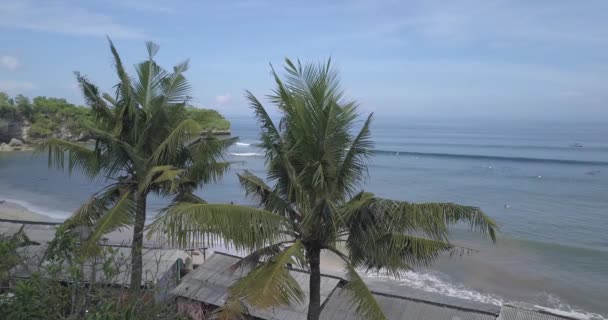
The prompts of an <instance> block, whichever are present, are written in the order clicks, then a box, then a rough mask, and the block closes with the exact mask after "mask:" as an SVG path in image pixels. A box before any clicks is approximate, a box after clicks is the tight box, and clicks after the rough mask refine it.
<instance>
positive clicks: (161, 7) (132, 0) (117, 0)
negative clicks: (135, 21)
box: [106, 0, 176, 14]
mask: <svg viewBox="0 0 608 320" xmlns="http://www.w3.org/2000/svg"><path fill="white" fill-rule="evenodd" d="M106 1H107V2H108V3H109V4H110V5H118V6H122V7H125V8H128V9H131V10H133V11H138V12H150V13H168V14H173V13H175V12H176V10H175V9H174V7H171V6H168V4H170V2H168V1H158V0H146V1H141V0H106Z"/></svg>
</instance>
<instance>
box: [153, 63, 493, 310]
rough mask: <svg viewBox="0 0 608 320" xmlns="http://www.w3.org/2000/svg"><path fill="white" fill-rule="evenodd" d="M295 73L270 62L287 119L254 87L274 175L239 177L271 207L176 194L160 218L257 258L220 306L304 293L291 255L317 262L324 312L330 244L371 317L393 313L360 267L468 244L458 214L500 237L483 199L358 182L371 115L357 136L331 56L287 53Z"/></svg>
mask: <svg viewBox="0 0 608 320" xmlns="http://www.w3.org/2000/svg"><path fill="white" fill-rule="evenodd" d="M285 71H286V74H285V76H284V78H281V77H280V76H279V75H278V74H277V73H276V72H275V71H274V69H273V70H272V73H273V75H274V80H275V83H276V88H275V89H274V91H273V94H272V95H271V96H269V101H270V102H271V103H272V104H273V105H274V106H276V107H277V108H278V110H279V111H280V113H281V120H280V122H279V123H278V125H275V123H274V122H273V121H272V120H271V118H270V117H269V115H268V112H267V111H266V109H265V108H264V107H263V105H262V103H260V101H259V100H258V99H257V98H256V97H255V96H254V95H253V94H251V93H249V92H247V98H248V100H249V101H250V103H251V106H252V108H253V110H254V112H255V115H256V117H257V119H258V121H259V123H260V125H261V127H262V134H261V147H262V148H263V149H264V150H265V156H266V167H267V172H268V176H267V180H268V181H269V182H270V183H269V184H267V183H266V182H265V181H264V180H263V179H261V178H259V177H256V176H255V175H253V174H252V173H250V172H247V171H245V172H243V173H242V174H239V179H240V183H241V185H242V186H243V188H244V189H245V190H246V192H247V194H248V195H250V196H252V197H254V198H255V199H257V201H259V204H260V206H261V208H260V209H255V208H248V207H239V206H222V205H212V204H204V203H198V204H197V203H178V204H175V205H173V206H172V207H171V208H170V209H169V210H168V212H167V214H166V215H164V216H162V217H160V218H159V219H157V220H156V221H155V222H154V223H153V224H152V230H154V231H155V232H160V233H165V234H166V235H167V236H168V237H169V238H170V239H174V240H175V241H177V242H180V243H182V244H186V243H188V242H189V241H197V240H200V239H201V238H202V237H205V238H204V239H207V240H208V241H214V242H217V241H220V239H223V240H222V241H227V242H229V244H230V245H233V246H234V247H235V248H236V249H240V250H249V251H250V252H251V254H249V255H248V256H246V257H245V258H244V259H243V260H242V261H241V262H240V263H239V264H238V265H241V266H242V265H244V264H251V265H252V266H255V268H254V269H253V271H251V272H249V273H248V274H247V275H245V276H244V277H243V278H241V279H240V280H239V281H237V282H236V283H235V284H234V285H233V286H232V287H231V288H230V290H229V299H228V300H227V302H226V304H225V305H224V306H223V307H222V308H221V312H220V313H219V315H220V316H226V318H228V317H230V316H234V314H235V313H239V312H245V309H244V306H243V304H242V303H241V302H245V303H247V304H248V305H250V306H253V307H257V308H268V307H272V306H276V305H281V304H288V303H291V302H294V301H299V300H302V299H303V297H304V295H303V291H302V289H301V288H300V287H299V286H298V284H297V282H296V281H295V280H294V279H293V278H292V277H291V276H290V274H289V272H288V266H289V265H290V264H291V265H298V266H300V267H303V268H306V269H307V270H309V271H310V284H309V308H308V319H311V320H313V319H319V315H320V312H321V304H320V279H321V270H320V255H321V252H323V251H328V252H332V253H334V254H335V255H337V256H338V257H339V258H340V259H342V261H343V262H344V267H345V270H346V271H345V274H346V278H347V279H348V284H347V285H346V288H345V289H346V290H347V291H348V292H350V297H351V299H352V300H353V302H354V303H355V304H356V306H357V311H358V313H359V314H360V315H361V318H363V319H385V316H384V314H383V312H382V310H381V309H380V307H379V306H378V304H377V302H376V301H375V299H374V298H373V295H372V294H371V292H370V291H369V289H368V288H367V286H366V285H365V284H364V282H363V280H362V278H361V277H360V275H359V274H358V272H357V270H358V269H365V270H370V269H371V270H383V271H387V272H391V273H393V274H398V273H399V272H401V271H403V270H410V269H412V268H413V267H415V266H419V265H427V264H429V263H430V262H432V261H433V259H434V258H436V257H437V256H438V255H440V254H442V253H446V252H450V253H453V252H454V251H459V250H463V249H462V248H460V247H458V246H456V245H454V244H452V243H451V242H449V240H448V231H449V227H450V226H451V225H454V224H458V223H460V222H465V223H469V224H470V226H471V228H472V229H473V230H475V231H479V232H481V233H484V234H489V236H490V237H491V239H492V240H493V241H495V239H496V238H495V232H496V229H497V226H496V224H495V222H494V221H493V220H492V219H490V218H489V217H488V216H486V215H485V214H484V213H483V212H482V211H481V210H480V209H479V208H476V207H470V206H462V205H457V204H453V203H410V202H404V201H396V200H388V199H382V198H379V197H376V196H374V195H373V194H371V193H368V192H364V191H360V189H359V188H360V187H361V184H362V182H363V181H364V179H365V178H366V176H367V163H368V158H369V157H370V155H372V153H373V143H372V140H371V136H370V123H371V120H372V115H369V116H368V117H367V118H366V119H365V120H364V121H363V122H362V126H361V128H360V129H359V130H358V132H356V133H355V134H353V131H354V129H355V125H356V123H357V122H358V120H357V119H358V118H359V111H358V106H357V103H356V102H355V101H352V100H348V99H347V98H346V97H345V95H344V92H343V91H342V89H341V87H340V83H339V80H338V74H337V72H336V71H335V70H334V69H333V68H332V67H331V63H330V61H328V62H327V63H326V64H307V65H305V66H302V64H301V63H300V62H299V61H298V63H297V64H294V63H292V62H291V61H290V60H286V66H285ZM404 191H405V186H404ZM465 250H466V249H465Z"/></svg>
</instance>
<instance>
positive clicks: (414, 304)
mask: <svg viewBox="0 0 608 320" xmlns="http://www.w3.org/2000/svg"><path fill="white" fill-rule="evenodd" d="M374 297H375V298H376V301H378V303H379V304H380V306H381V308H382V311H384V314H385V315H386V317H387V318H388V319H389V320H406V319H407V320H410V319H432V320H495V319H496V314H492V313H486V312H483V311H481V310H474V309H465V308H460V307H458V306H453V305H443V304H439V303H435V302H431V301H422V300H413V299H408V298H405V297H399V296H392V295H385V294H380V293H375V294H374ZM356 309H357V308H356V306H355V305H353V303H352V302H351V301H350V300H349V298H348V293H347V292H346V290H344V289H342V288H338V289H337V290H336V291H335V292H334V293H333V294H332V295H331V297H330V298H329V300H328V301H327V304H326V305H325V307H324V308H323V312H321V319H322V320H354V319H359V318H358V317H357V312H356Z"/></svg>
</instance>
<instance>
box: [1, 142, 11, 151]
mask: <svg viewBox="0 0 608 320" xmlns="http://www.w3.org/2000/svg"><path fill="white" fill-rule="evenodd" d="M0 151H13V147H11V146H9V145H8V144H6V143H2V144H0Z"/></svg>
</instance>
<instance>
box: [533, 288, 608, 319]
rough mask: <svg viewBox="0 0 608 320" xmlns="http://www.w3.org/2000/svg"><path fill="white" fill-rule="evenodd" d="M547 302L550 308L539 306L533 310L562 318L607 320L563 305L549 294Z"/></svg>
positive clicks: (595, 314) (557, 298)
mask: <svg viewBox="0 0 608 320" xmlns="http://www.w3.org/2000/svg"><path fill="white" fill-rule="evenodd" d="M547 301H548V303H549V305H550V306H551V307H545V306H540V305H535V306H534V307H535V308H538V309H540V310H544V311H547V312H550V313H553V314H557V315H561V316H564V317H570V318H575V319H581V320H608V318H606V317H604V316H602V315H600V314H597V313H593V312H587V311H584V310H580V309H577V308H574V307H572V306H570V305H568V304H565V303H563V302H562V301H561V300H560V299H559V297H557V296H555V295H552V294H549V295H548V297H547Z"/></svg>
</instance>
